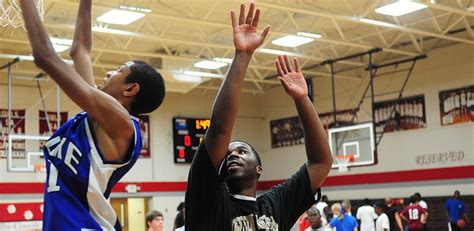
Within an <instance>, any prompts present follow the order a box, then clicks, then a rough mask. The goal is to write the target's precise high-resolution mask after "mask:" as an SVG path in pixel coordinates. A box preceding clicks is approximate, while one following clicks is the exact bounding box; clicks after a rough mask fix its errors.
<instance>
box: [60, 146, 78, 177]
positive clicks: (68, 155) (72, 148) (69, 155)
mask: <svg viewBox="0 0 474 231" xmlns="http://www.w3.org/2000/svg"><path fill="white" fill-rule="evenodd" d="M74 152H75V153H77V155H78V156H80V157H82V153H81V151H79V148H77V147H76V145H74V144H73V143H72V142H70V143H69V144H68V147H67V151H66V157H65V158H64V163H65V164H66V165H67V166H68V167H69V169H71V171H72V172H74V175H77V170H76V167H75V166H74V165H72V163H71V161H74V163H76V165H79V160H78V159H77V158H76V156H74Z"/></svg>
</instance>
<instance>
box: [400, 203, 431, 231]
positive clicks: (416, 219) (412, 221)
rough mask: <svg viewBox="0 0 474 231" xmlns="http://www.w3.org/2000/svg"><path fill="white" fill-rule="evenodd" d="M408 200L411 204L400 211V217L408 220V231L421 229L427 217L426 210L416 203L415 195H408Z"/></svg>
mask: <svg viewBox="0 0 474 231" xmlns="http://www.w3.org/2000/svg"><path fill="white" fill-rule="evenodd" d="M410 202H411V204H410V205H409V206H407V207H406V208H405V209H404V210H403V211H402V212H401V213H400V217H401V218H402V219H403V220H405V221H407V222H408V230H409V231H422V230H423V224H425V223H426V219H428V212H427V211H426V210H425V209H424V208H422V207H421V206H420V205H419V204H418V203H417V201H416V198H415V196H411V197H410ZM422 214H423V216H422ZM422 217H423V219H422Z"/></svg>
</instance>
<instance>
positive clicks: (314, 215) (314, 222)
mask: <svg viewBox="0 0 474 231" xmlns="http://www.w3.org/2000/svg"><path fill="white" fill-rule="evenodd" d="M306 214H307V215H308V221H309V223H310V224H311V228H313V229H317V228H319V227H321V225H322V220H321V214H319V211H318V209H317V208H316V206H315V205H313V206H311V208H309V209H308V211H307V212H306Z"/></svg>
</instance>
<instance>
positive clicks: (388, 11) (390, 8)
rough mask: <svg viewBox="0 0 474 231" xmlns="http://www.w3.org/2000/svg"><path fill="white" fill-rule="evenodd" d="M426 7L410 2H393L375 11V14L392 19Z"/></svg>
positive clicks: (401, 0) (405, 0) (403, 0)
mask: <svg viewBox="0 0 474 231" xmlns="http://www.w3.org/2000/svg"><path fill="white" fill-rule="evenodd" d="M426 7H428V6H427V5H425V4H421V3H417V2H412V1H408V0H400V1H398V2H394V3H392V4H388V5H385V6H382V7H379V8H377V9H375V12H377V13H379V14H385V15H390V16H394V17H398V16H401V15H405V14H409V13H412V12H415V11H418V10H421V9H424V8H426Z"/></svg>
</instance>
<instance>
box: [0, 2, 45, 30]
mask: <svg viewBox="0 0 474 231" xmlns="http://www.w3.org/2000/svg"><path fill="white" fill-rule="evenodd" d="M17 1H18V0H0V25H1V26H3V27H7V26H12V27H13V28H18V27H23V29H25V24H24V23H23V16H22V15H21V8H20V4H19V3H18V2H17ZM34 1H35V5H36V8H37V9H38V14H39V16H40V18H41V21H43V16H44V0H34Z"/></svg>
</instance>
